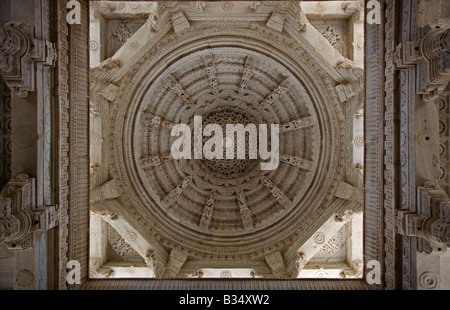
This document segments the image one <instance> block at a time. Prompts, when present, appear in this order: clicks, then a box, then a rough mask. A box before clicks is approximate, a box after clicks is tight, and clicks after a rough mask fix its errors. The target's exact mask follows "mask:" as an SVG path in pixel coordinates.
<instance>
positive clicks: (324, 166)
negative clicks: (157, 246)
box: [110, 21, 344, 258]
mask: <svg viewBox="0 0 450 310" xmlns="http://www.w3.org/2000/svg"><path fill="white" fill-rule="evenodd" d="M242 42H246V43H245V44H242ZM156 46H157V47H158V51H159V52H157V53H156V56H157V57H155V55H153V54H152V51H149V52H147V53H146V54H144V56H143V57H142V58H141V59H140V60H139V61H138V62H137V64H136V65H135V66H133V67H131V70H129V71H130V72H129V73H128V75H127V78H128V79H127V80H126V82H124V83H125V85H127V87H126V88H125V87H122V89H123V91H122V92H123V94H122V95H121V96H122V98H123V100H122V101H121V102H118V103H117V104H116V105H115V106H114V107H113V108H112V113H111V117H112V119H111V123H110V130H111V132H112V135H111V136H110V138H111V145H113V149H112V150H111V151H112V152H111V153H112V158H111V162H110V163H111V167H110V168H111V171H113V174H114V177H115V178H117V180H120V185H121V188H122V190H123V192H124V195H123V196H121V197H120V198H119V199H120V201H121V202H122V205H123V206H124V208H125V209H127V211H128V212H130V213H131V214H132V216H138V217H139V218H140V221H141V222H142V224H143V225H144V226H146V227H148V230H149V232H151V233H152V234H156V235H157V236H158V238H161V239H162V240H164V241H163V242H164V244H165V245H167V246H171V247H178V248H185V249H189V251H190V252H192V253H193V255H199V256H214V257H216V258H217V257H221V256H222V257H224V256H227V257H229V258H231V257H232V256H233V257H234V256H236V255H237V256H239V255H241V254H246V255H253V256H254V255H261V254H262V253H263V252H265V251H273V250H274V249H278V248H280V247H286V246H288V244H289V243H290V240H292V238H293V236H294V235H296V234H301V233H304V232H305V231H306V230H307V229H308V227H309V226H308V225H311V223H313V221H314V219H315V218H316V217H317V215H318V214H320V213H321V212H318V210H319V209H326V208H327V207H328V206H329V204H330V203H331V202H332V199H331V198H332V195H333V191H334V189H335V185H334V184H336V183H337V181H338V179H339V177H340V175H341V173H342V168H343V165H342V164H341V165H339V162H340V158H341V162H342V156H343V154H344V152H342V149H341V148H342V144H341V139H342V138H341V135H342V134H343V132H342V131H343V123H342V121H343V114H342V111H341V109H340V106H339V101H338V99H337V95H336V91H335V90H334V89H333V88H332V87H331V86H332V84H331V79H330V78H331V77H330V75H329V74H328V73H327V72H326V71H325V70H323V69H322V68H321V66H320V65H319V64H318V63H317V60H316V59H314V58H313V57H311V55H309V54H308V52H307V51H306V50H305V49H304V48H302V47H301V46H299V45H298V44H296V43H295V42H293V41H290V40H288V39H286V38H282V39H281V38H279V36H278V34H277V33H276V32H275V31H272V30H270V29H260V27H259V26H257V25H254V24H252V23H249V22H236V23H234V22H231V23H230V22H220V21H217V22H213V23H205V24H200V25H198V26H192V27H191V28H189V31H186V32H185V33H184V32H180V33H178V34H173V35H171V36H169V37H168V38H163V39H162V40H161V42H159V43H157V44H156ZM149 56H151V57H149ZM194 116H202V117H203V122H204V125H206V124H208V123H211V122H213V123H219V124H221V125H222V126H224V124H226V123H232V124H237V123H242V124H248V123H253V124H256V125H258V124H279V125H280V127H279V128H280V164H279V166H278V168H277V169H275V170H273V171H270V170H269V171H263V170H260V165H259V164H257V162H258V161H259V160H250V159H243V160H239V159H236V160H227V159H223V160H220V159H215V160H206V159H180V160H175V159H173V158H172V157H171V154H170V147H171V143H172V142H173V141H174V139H175V138H174V137H171V134H170V131H171V128H172V126H173V125H174V124H179V123H180V124H189V125H190V126H191V128H193V118H194ZM193 145H194V144H193ZM194 147H195V146H194ZM256 253H259V254H256Z"/></svg>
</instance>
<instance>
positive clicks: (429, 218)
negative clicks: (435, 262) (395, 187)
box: [395, 182, 450, 254]
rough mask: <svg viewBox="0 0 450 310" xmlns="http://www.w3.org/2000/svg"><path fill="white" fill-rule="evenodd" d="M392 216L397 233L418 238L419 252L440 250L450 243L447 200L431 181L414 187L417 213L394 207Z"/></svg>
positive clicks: (449, 215) (449, 204) (444, 249)
mask: <svg viewBox="0 0 450 310" xmlns="http://www.w3.org/2000/svg"><path fill="white" fill-rule="evenodd" d="M395 220H396V225H395V226H396V231H397V233H399V234H401V235H404V236H412V237H418V238H419V239H418V251H419V252H425V253H438V254H441V253H444V252H445V251H446V249H447V247H449V246H450V200H449V198H448V196H447V194H446V193H445V191H444V190H442V189H441V188H440V187H439V186H437V185H434V184H433V183H431V182H426V183H425V186H423V187H418V188H417V213H414V212H409V211H405V210H397V212H396V218H395Z"/></svg>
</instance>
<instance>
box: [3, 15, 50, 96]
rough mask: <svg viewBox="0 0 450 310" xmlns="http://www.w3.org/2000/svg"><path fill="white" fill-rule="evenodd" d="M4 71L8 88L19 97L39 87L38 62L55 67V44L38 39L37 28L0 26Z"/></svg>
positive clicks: (9, 24)
mask: <svg viewBox="0 0 450 310" xmlns="http://www.w3.org/2000/svg"><path fill="white" fill-rule="evenodd" d="M0 42H1V46H2V48H1V52H0V72H1V75H2V77H3V79H4V81H5V83H6V84H7V85H8V87H9V88H10V89H11V90H12V91H14V92H15V93H16V94H17V95H18V96H19V97H26V96H27V95H28V92H33V91H35V88H36V85H35V84H36V76H35V73H36V68H35V64H36V63H42V64H43V65H47V66H54V65H55V63H56V58H57V56H56V49H55V44H54V43H51V42H49V41H46V40H39V39H36V38H34V28H33V27H31V26H27V25H24V24H16V23H13V22H10V23H8V24H6V26H1V27H0Z"/></svg>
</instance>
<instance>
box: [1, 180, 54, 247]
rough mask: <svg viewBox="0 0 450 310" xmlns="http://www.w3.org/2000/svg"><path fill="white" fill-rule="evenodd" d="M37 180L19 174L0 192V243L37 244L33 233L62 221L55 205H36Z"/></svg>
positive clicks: (18, 245)
mask: <svg viewBox="0 0 450 310" xmlns="http://www.w3.org/2000/svg"><path fill="white" fill-rule="evenodd" d="M35 205H36V194H35V179H34V178H30V177H29V176H28V175H27V174H20V175H18V176H16V177H15V178H13V179H11V180H10V181H9V182H8V184H6V186H5V187H4V188H3V189H2V191H1V193H0V242H5V244H6V246H7V248H8V249H10V250H24V249H28V248H31V247H33V246H34V244H33V241H34V238H33V233H34V232H36V231H47V230H49V229H52V228H53V227H55V226H57V225H58V224H59V208H58V206H56V205H52V206H46V207H42V208H36V206H35Z"/></svg>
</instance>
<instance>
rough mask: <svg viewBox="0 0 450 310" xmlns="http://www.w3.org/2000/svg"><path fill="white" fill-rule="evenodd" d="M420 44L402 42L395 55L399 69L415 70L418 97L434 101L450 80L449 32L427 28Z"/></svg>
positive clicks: (419, 41)
mask: <svg viewBox="0 0 450 310" xmlns="http://www.w3.org/2000/svg"><path fill="white" fill-rule="evenodd" d="M423 31H424V33H425V35H424V37H423V38H422V39H421V40H416V41H410V42H402V43H400V44H398V45H397V47H396V51H395V56H394V57H395V64H396V68H397V69H406V68H408V67H410V66H415V70H416V76H417V79H416V93H417V94H421V95H422V99H423V100H424V101H432V100H434V99H435V98H437V96H438V95H439V92H440V91H442V90H444V88H445V87H446V86H447V84H448V82H449V80H450V29H443V28H442V27H441V26H440V25H434V26H426V27H425V28H424V29H423Z"/></svg>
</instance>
